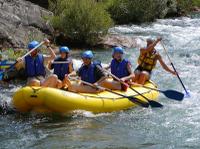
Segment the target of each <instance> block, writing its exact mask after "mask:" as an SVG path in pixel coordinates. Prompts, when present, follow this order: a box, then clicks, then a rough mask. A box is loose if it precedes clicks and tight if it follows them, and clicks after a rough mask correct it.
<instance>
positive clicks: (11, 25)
mask: <svg viewBox="0 0 200 149" xmlns="http://www.w3.org/2000/svg"><path fill="white" fill-rule="evenodd" d="M167 4H168V3H167ZM168 5H169V6H170V7H168V9H166V12H168V16H169V17H173V16H180V15H185V14H184V12H181V11H180V10H178V9H177V6H176V3H172V2H171V3H169V4H168ZM48 6H49V3H48V0H43V1H37V0H9V1H8V0H0V49H3V48H5V49H6V48H9V47H11V48H26V45H27V43H28V42H29V41H30V40H33V39H36V40H42V39H43V38H44V37H51V38H52V39H54V41H55V42H56V43H57V44H58V45H63V44H65V45H68V46H71V47H84V46H83V45H78V44H74V43H76V42H74V41H73V40H71V39H70V38H68V37H67V36H66V35H64V34H63V33H61V34H60V33H57V32H55V31H54V29H53V27H52V26H51V25H50V23H49V20H48V19H47V18H48V17H49V16H52V15H53V13H52V12H50V11H49V10H47V8H48ZM193 11H195V12H200V8H199V7H197V6H195V7H194V9H193ZM180 12H181V13H182V14H180ZM116 45H119V46H123V47H128V48H131V47H136V46H137V44H136V40H135V38H133V37H130V36H122V35H113V34H108V35H107V36H105V37H103V38H100V41H99V42H97V44H96V46H98V47H105V48H110V47H113V46H116Z"/></svg>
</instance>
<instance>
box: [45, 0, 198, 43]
mask: <svg viewBox="0 0 200 149" xmlns="http://www.w3.org/2000/svg"><path fill="white" fill-rule="evenodd" d="M49 1H50V2H49V4H50V8H49V9H50V10H51V11H52V12H53V13H54V16H53V17H52V18H51V23H52V24H53V27H54V28H55V29H58V30H59V31H60V32H63V33H65V35H66V37H67V38H68V39H69V40H70V41H75V42H76V43H80V44H90V45H95V44H96V43H97V41H98V40H99V38H100V37H102V36H104V35H105V34H106V33H107V31H108V29H109V28H110V27H111V26H112V25H113V22H115V24H129V23H143V22H150V21H154V20H155V19H157V18H165V17H171V16H179V15H185V14H186V13H187V12H189V11H190V10H191V9H192V8H193V7H194V6H200V0H49Z"/></svg>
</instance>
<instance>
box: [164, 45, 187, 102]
mask: <svg viewBox="0 0 200 149" xmlns="http://www.w3.org/2000/svg"><path fill="white" fill-rule="evenodd" d="M161 45H162V47H163V49H164V51H165V53H166V55H167V58H168V59H169V61H170V64H171V66H172V68H173V69H174V71H175V72H176V76H177V78H178V80H179V81H180V83H181V85H182V87H183V89H184V90H185V94H186V95H185V97H186V98H189V97H190V93H189V91H187V89H186V87H185V85H184V84H183V81H182V80H181V78H180V76H179V74H178V72H177V70H176V68H175V66H174V64H173V63H172V61H171V59H170V57H169V54H168V52H167V49H166V48H165V46H164V44H163V43H162V42H161Z"/></svg>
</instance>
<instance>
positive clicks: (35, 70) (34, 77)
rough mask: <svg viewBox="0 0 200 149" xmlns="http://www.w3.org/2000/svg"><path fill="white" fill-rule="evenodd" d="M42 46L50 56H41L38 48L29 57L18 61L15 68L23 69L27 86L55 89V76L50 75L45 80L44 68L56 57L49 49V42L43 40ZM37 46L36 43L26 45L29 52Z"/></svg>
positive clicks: (37, 43)
mask: <svg viewBox="0 0 200 149" xmlns="http://www.w3.org/2000/svg"><path fill="white" fill-rule="evenodd" d="M44 44H45V45H46V46H47V49H48V50H49V52H50V55H42V54H40V53H39V48H37V49H36V50H34V51H33V52H32V53H31V54H30V55H28V56H26V57H25V58H24V59H18V60H17V61H18V63H17V64H16V68H17V69H18V70H19V69H20V68H25V72H26V75H27V77H28V79H27V85H28V86H43V87H56V86H57V76H56V75H50V76H49V77H48V78H47V79H45V76H46V70H45V66H46V65H47V64H48V63H49V62H50V61H52V60H53V59H55V57H56V55H55V53H54V51H53V49H52V48H51V47H50V41H49V40H48V39H44ZM38 45H39V42H38V41H31V42H30V43H29V44H28V49H29V50H31V49H33V48H35V47H37V46H38Z"/></svg>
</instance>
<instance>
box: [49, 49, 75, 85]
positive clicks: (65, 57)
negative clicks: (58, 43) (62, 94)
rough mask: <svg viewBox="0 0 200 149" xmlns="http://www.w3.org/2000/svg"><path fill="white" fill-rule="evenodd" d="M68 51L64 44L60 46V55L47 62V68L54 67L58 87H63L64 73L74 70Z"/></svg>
mask: <svg viewBox="0 0 200 149" xmlns="http://www.w3.org/2000/svg"><path fill="white" fill-rule="evenodd" d="M69 51H70V50H69V48H68V47H66V46H63V47H60V48H59V52H60V56H58V57H57V58H56V59H55V60H54V61H53V62H50V63H49V69H54V74H55V75H57V77H58V88H62V87H65V86H64V84H63V81H64V79H65V75H68V74H70V73H71V72H73V71H74V68H73V63H72V60H71V59H70V57H69ZM64 82H65V81H64Z"/></svg>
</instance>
